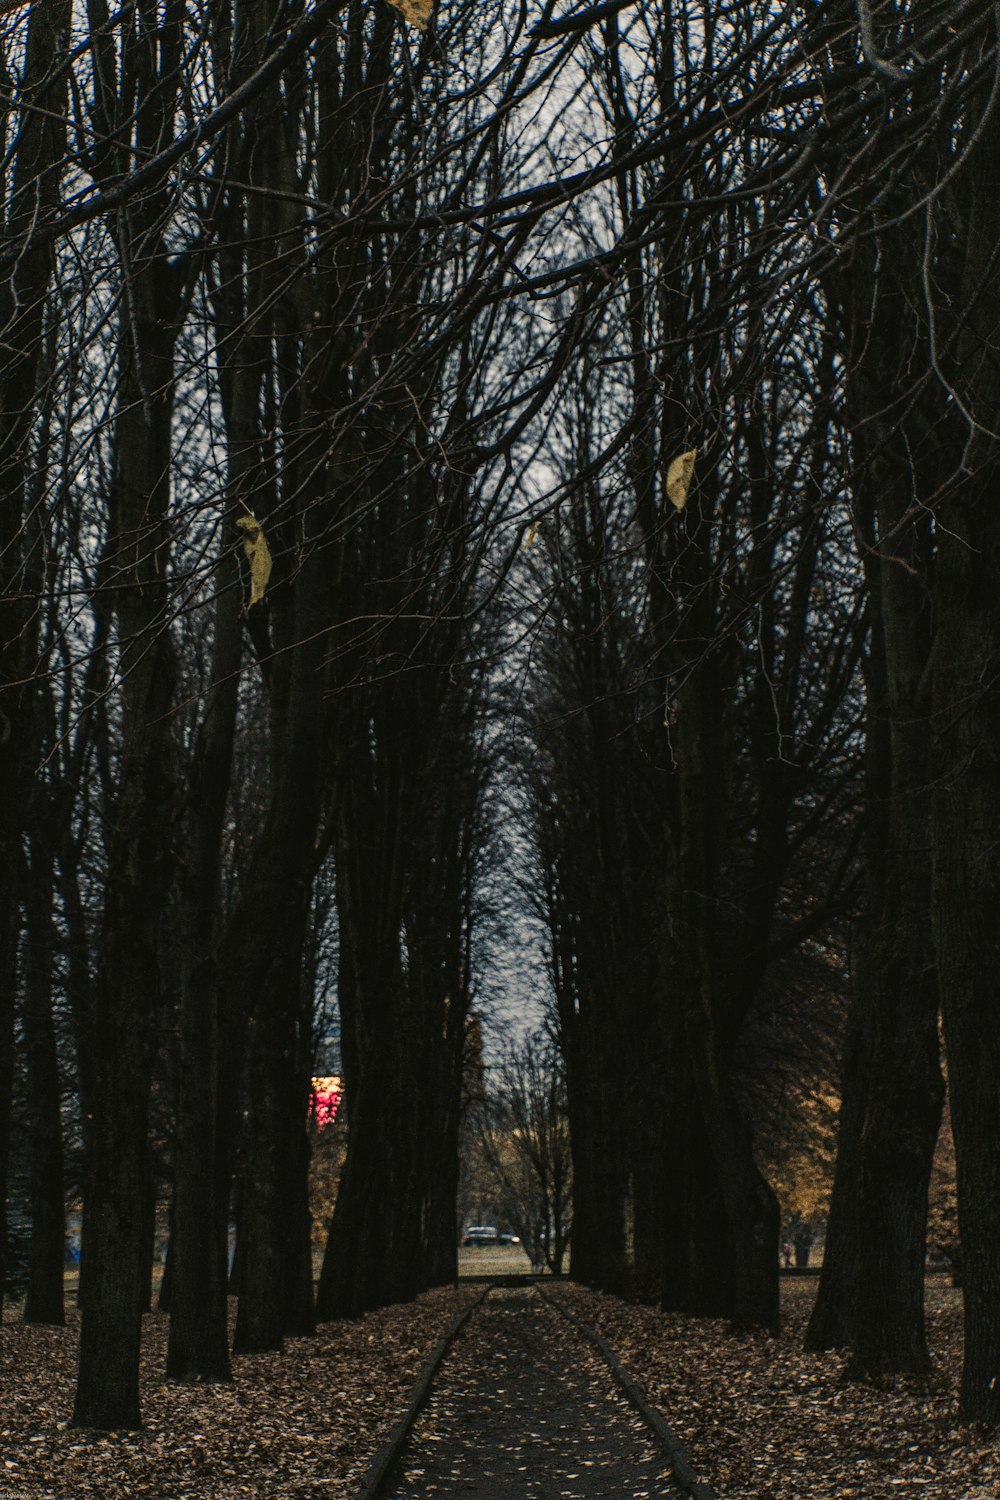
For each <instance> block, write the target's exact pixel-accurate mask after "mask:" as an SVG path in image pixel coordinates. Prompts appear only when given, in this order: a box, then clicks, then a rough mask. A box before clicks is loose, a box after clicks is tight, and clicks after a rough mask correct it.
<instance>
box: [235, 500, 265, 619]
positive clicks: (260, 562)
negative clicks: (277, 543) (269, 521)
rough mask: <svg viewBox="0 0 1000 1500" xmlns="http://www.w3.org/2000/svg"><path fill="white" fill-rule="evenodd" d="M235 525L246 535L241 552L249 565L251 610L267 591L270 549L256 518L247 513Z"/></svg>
mask: <svg viewBox="0 0 1000 1500" xmlns="http://www.w3.org/2000/svg"><path fill="white" fill-rule="evenodd" d="M236 524H237V526H239V527H240V528H241V529H242V530H243V531H244V532H245V533H246V535H245V536H244V538H243V551H244V552H245V553H246V558H247V562H248V563H249V564H250V599H249V601H248V603H247V609H252V608H253V606H254V605H255V604H259V603H260V601H261V600H262V599H263V597H264V593H265V591H266V589H267V582H268V579H269V578H270V576H271V566H272V564H271V549H270V547H269V546H268V545H267V539H266V537H265V536H264V529H263V527H262V526H261V524H260V522H259V521H258V520H257V518H256V516H252V515H251V514H250V512H249V511H248V512H247V514H246V515H245V516H240V517H239V518H238V519H237V522H236Z"/></svg>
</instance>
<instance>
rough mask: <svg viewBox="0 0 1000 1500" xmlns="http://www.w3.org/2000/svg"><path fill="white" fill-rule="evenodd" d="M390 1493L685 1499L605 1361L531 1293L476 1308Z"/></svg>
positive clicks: (548, 1499) (529, 1499)
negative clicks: (621, 1392) (613, 1378)
mask: <svg viewBox="0 0 1000 1500" xmlns="http://www.w3.org/2000/svg"><path fill="white" fill-rule="evenodd" d="M386 1494H387V1495H388V1496H390V1497H392V1500H429V1497H432V1496H433V1497H438V1496H448V1497H449V1500H598V1497H600V1500H682V1496H683V1492H682V1491H681V1490H679V1489H678V1488H677V1487H676V1486H675V1485H674V1484H673V1482H672V1479H671V1475H670V1470H669V1468H668V1465H667V1460H666V1457H665V1455H664V1453H663V1450H662V1449H661V1448H660V1447H659V1445H658V1443H657V1442H656V1439H655V1438H654V1437H653V1436H652V1434H650V1433H648V1432H647V1430H646V1428H645V1426H644V1424H643V1423H642V1422H641V1421H640V1419H639V1417H638V1416H637V1415H636V1414H635V1413H634V1412H633V1410H632V1408H631V1407H630V1406H629V1405H628V1403H627V1402H626V1401H625V1400H624V1398H623V1397H622V1395H621V1394H620V1392H619V1391H618V1388H617V1386H616V1385H615V1384H614V1381H613V1380H612V1378H611V1375H610V1374H609V1372H608V1370H607V1369H606V1367H605V1366H604V1364H603V1363H602V1362H601V1361H600V1360H599V1359H598V1358H597V1356H596V1355H595V1354H594V1353H593V1352H592V1350H591V1349H590V1348H589V1346H588V1345H587V1344H586V1342H585V1341H584V1340H583V1339H582V1338H580V1336H579V1335H578V1334H577V1333H576V1331H575V1330H574V1329H573V1328H572V1327H571V1326H570V1325H569V1324H568V1323H567V1322H566V1320H565V1319H563V1318H561V1317H560V1316H559V1315H558V1314H557V1313H555V1312H553V1311H552V1309H551V1308H549V1307H547V1306H546V1305H545V1303H544V1302H543V1301H542V1300H541V1298H539V1297H538V1296H537V1294H535V1293H534V1292H533V1291H532V1290H531V1288H529V1287H525V1288H523V1289H522V1288H520V1287H518V1288H502V1289H498V1290H497V1291H496V1292H494V1293H493V1294H492V1295H491V1296H490V1298H489V1299H488V1300H487V1301H486V1302H485V1303H484V1304H483V1306H482V1307H481V1308H480V1309H478V1310H477V1312H475V1313H474V1314H473V1316H472V1318H471V1319H470V1321H469V1323H468V1324H467V1325H466V1327H465V1329H464V1330H463V1332H462V1334H461V1336H460V1337H459V1339H458V1340H457V1342H456V1344H455V1346H454V1348H453V1349H452V1350H451V1352H450V1353H449V1355H448V1358H447V1360H446V1362H445V1364H444V1365H443V1367H442V1368H441V1371H440V1372H439V1374H438V1376H437V1378H436V1380H435V1383H434V1391H433V1393H432V1395H431V1399H430V1401H429V1402H428V1405H427V1408H426V1410H425V1411H424V1413H423V1414H422V1416H421V1417H420V1418H419V1420H418V1422H417V1425H416V1427H415V1429H414V1431H413V1433H412V1435H411V1437H410V1440H409V1442H408V1444H407V1447H406V1449H405V1450H404V1453H403V1456H402V1459H401V1460H400V1464H399V1467H398V1468H397V1470H396V1472H395V1474H394V1475H393V1476H392V1479H391V1480H390V1483H389V1485H388V1487H387V1490H386Z"/></svg>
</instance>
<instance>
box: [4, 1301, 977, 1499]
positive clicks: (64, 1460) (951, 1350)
mask: <svg viewBox="0 0 1000 1500" xmlns="http://www.w3.org/2000/svg"><path fill="white" fill-rule="evenodd" d="M552 1290H553V1294H554V1295H556V1296H559V1297H562V1298H565V1299H566V1303H567V1305H568V1306H570V1307H571V1308H572V1310H573V1311H574V1312H575V1313H576V1314H577V1316H578V1317H580V1318H582V1319H583V1321H585V1322H587V1323H589V1324H590V1326H591V1327H593V1328H596V1329H597V1330H598V1331H599V1332H601V1333H602V1334H603V1335H604V1337H605V1338H606V1339H607V1340H608V1342H609V1343H610V1344H611V1346H612V1348H613V1349H614V1350H615V1351H616V1353H617V1354H618V1355H619V1357H620V1358H621V1359H622V1361H623V1363H624V1365H625V1366H626V1368H627V1369H628V1370H629V1372H630V1373H631V1374H632V1375H633V1377H634V1378H635V1379H636V1381H637V1383H638V1384H639V1385H640V1386H641V1387H642V1388H643V1390H644V1392H645V1394H646V1396H647V1398H648V1399H649V1400H650V1401H651V1402H652V1403H653V1404H654V1405H656V1406H657V1407H659V1409H660V1410H661V1411H662V1412H663V1414H664V1416H665V1417H666V1419H667V1421H668V1422H669V1423H670V1425H671V1427H672V1428H673V1429H674V1431H675V1432H676V1433H677V1436H678V1437H679V1438H680V1440H681V1441H682V1442H683V1443H684V1445H685V1446H686V1448H687V1450H688V1453H689V1454H690V1456H691V1460H692V1463H693V1465H694V1467H695V1468H696V1469H697V1470H698V1471H700V1472H701V1473H702V1474H703V1475H704V1476H705V1477H706V1478H707V1479H709V1480H710V1481H711V1482H712V1483H713V1485H714V1486H715V1487H716V1489H717V1490H718V1493H719V1495H720V1497H722V1500H778V1497H780V1500H842V1497H848V1496H850V1497H857V1500H890V1497H891V1500H925V1497H926V1500H931V1497H933V1500H996V1496H997V1495H998V1494H1000V1449H998V1447H997V1445H996V1444H995V1443H994V1442H993V1441H991V1440H989V1439H987V1438H985V1437H984V1436H983V1435H981V1434H977V1433H975V1432H969V1431H967V1430H963V1429H960V1428H958V1427H957V1426H956V1425H955V1421H954V1417H955V1410H956V1403H957V1394H956V1393H957V1380H958V1369H959V1363H960V1356H961V1298H960V1294H959V1293H957V1292H955V1291H954V1290H953V1289H952V1288H951V1287H950V1286H949V1285H948V1284H947V1283H946V1281H945V1279H944V1278H933V1279H932V1280H931V1281H930V1282H929V1287H928V1306H929V1312H930V1324H931V1338H932V1344H933V1349H934V1355H935V1360H936V1373H935V1375H934V1376H933V1377H932V1379H931V1380H929V1381H923V1382H912V1381H911V1382H908V1383H902V1384H901V1385H900V1386H898V1387H897V1388H896V1389H895V1390H893V1391H874V1390H872V1389H871V1388H866V1387H857V1386H845V1385H844V1384H843V1383H842V1382H841V1379H840V1372H841V1370H842V1367H843V1359H842V1357H841V1356H840V1355H837V1354H823V1355H815V1354H803V1353H802V1352H801V1340H802V1331H803V1328H804V1325H805V1321H806V1318H807V1316H808V1312H809V1308H810V1306H811V1304H812V1299H813V1297H814V1296H815V1292H816V1283H815V1281H813V1280H809V1281H801V1282H799V1281H794V1280H790V1281H786V1282H784V1283H783V1285H782V1296H783V1303H784V1313H785V1329H784V1332H783V1333H782V1334H781V1336H780V1338H778V1339H769V1338H751V1337H735V1336H734V1335H732V1334H731V1333H730V1332H729V1331H728V1329H727V1327H726V1325H725V1324H723V1323H719V1322H696V1321H694V1320H691V1319H686V1318H679V1317H668V1316H665V1315H663V1314H661V1313H658V1312H656V1311H655V1310H654V1309H651V1308H644V1307H632V1306H629V1305H626V1304H625V1303H622V1302H620V1301H618V1300H617V1299H616V1298H613V1297H602V1296H598V1295H595V1294H594V1293H591V1292H588V1291H585V1290H584V1289H582V1288H580V1287H576V1286H571V1285H568V1284H566V1285H563V1286H561V1287H558V1288H553V1289H552ZM478 1292H479V1288H477V1287H475V1286H466V1285H463V1286H460V1287H459V1289H458V1290H442V1291H437V1292H431V1293H428V1294H427V1295H426V1296H424V1297H421V1298H419V1299H418V1300H417V1301H416V1302H415V1303H412V1304H409V1305H407V1306H402V1307H392V1308H386V1309H383V1310H382V1311H381V1312H378V1313H372V1314H370V1315H369V1316H367V1317H365V1318H362V1319H359V1320H358V1321H357V1322H352V1323H331V1324H326V1325H324V1326H323V1327H322V1329H321V1331H320V1334H319V1336H318V1337H317V1338H316V1339H313V1340H306V1339H295V1340H291V1341H289V1345H288V1350H287V1353H286V1354H285V1355H284V1356H278V1355H261V1356H257V1357H254V1358H241V1359H237V1360H236V1361H235V1376H236V1378H235V1381H234V1384H233V1385H232V1386H228V1387H218V1386H209V1387H191V1386H172V1385H168V1384H167V1383H166V1381H165V1380H164V1378H163V1373H162V1372H163V1363H164V1351H165V1341H166V1329H167V1320H166V1318H165V1317H164V1316H162V1315H160V1314H151V1315H150V1316H149V1317H147V1319H146V1320H145V1330H144V1364H143V1409H144V1414H145V1421H146V1426H145V1428H144V1430H143V1431H142V1432H140V1433H135V1434H128V1435H112V1436H96V1435H89V1434H85V1433H81V1432H78V1431H74V1430H73V1429H71V1428H70V1427H69V1426H68V1423H69V1419H70V1414H71V1410H72V1400H73V1381H74V1376H75V1357H76V1328H75V1323H76V1317H75V1314H71V1319H70V1323H69V1326H68V1327H67V1328H66V1329H49V1328H36V1327H26V1326H24V1325H23V1324H21V1323H20V1322H19V1321H18V1315H17V1314H16V1313H15V1314H14V1315H13V1318H12V1320H11V1321H10V1322H9V1323H7V1324H5V1325H4V1326H3V1328H2V1329H0V1370H2V1394H3V1405H2V1411H0V1494H2V1495H3V1496H4V1500H8V1497H9V1500H43V1497H45V1500H48V1497H56V1496H58V1497H59V1500H66V1497H76V1496H81V1497H82V1496H87V1497H91V1496H102V1497H103V1496H107V1497H108V1500H110V1497H111V1496H113V1495H119V1494H125V1495H128V1496H130V1497H131V1496H150V1497H156V1500H189V1497H190V1500H208V1497H213V1500H229V1497H233V1500H236V1497H246V1496H250V1497H255V1500H256V1497H260V1500H263V1497H265V1496H267V1497H268V1500H274V1497H275V1496H281V1497H286V1496H288V1497H295V1500H319V1497H326V1500H341V1497H344V1500H346V1497H348V1496H352V1497H353V1496H355V1495H356V1494H357V1491H358V1489H359V1488H360V1484H361V1480H362V1478H363V1475H364V1473H365V1471H366V1469H367V1467H368V1464H369V1463H370V1461H371V1459H372V1457H373V1456H374V1454H375V1452H376V1450H377V1448H378V1447H379V1444H380V1443H381V1442H382V1441H383V1439H384V1438H385V1436H386V1435H387V1433H388V1431H389V1429H390V1428H391V1427H392V1425H393V1424H394V1422H395V1421H396V1419H397V1418H398V1416H399V1415H400V1414H401V1412H402V1410H403V1408H404V1406H405V1404H406V1400H407V1397H408V1395H409V1392H410V1390H411V1388H412V1386H413V1385H414V1383H415V1381H416V1379H417V1377H418V1375H419V1373H420V1370H421V1368H422V1367H423V1364H424V1362H425V1360H426V1359H427V1357H428V1356H429V1354H430V1353H431V1351H432V1350H433V1348H434V1347H435V1345H436V1343H437V1341H438V1339H439V1338H440V1337H441V1336H442V1334H443V1333H444V1332H445V1330H446V1329H447V1328H448V1326H449V1325H450V1324H451V1322H452V1320H453V1318H454V1317H455V1315H456V1313H457V1312H458V1310H459V1309H460V1308H461V1307H462V1306H464V1305H465V1304H466V1303H467V1302H468V1301H469V1300H471V1299H472V1298H474V1297H475V1296H477V1295H478ZM484 1358H485V1356H484ZM443 1375H444V1372H442V1377H443ZM609 1500H611V1497H609ZM615 1500H617V1497H615Z"/></svg>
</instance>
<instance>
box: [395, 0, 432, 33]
mask: <svg viewBox="0 0 1000 1500" xmlns="http://www.w3.org/2000/svg"><path fill="white" fill-rule="evenodd" d="M389 4H390V5H392V6H395V8H396V10H398V11H399V13H400V15H401V16H402V17H403V20H404V21H406V22H407V24H408V25H410V26H415V27H416V29H417V30H418V31H426V30H427V23H428V21H429V20H430V18H431V16H432V15H433V14H434V0H389Z"/></svg>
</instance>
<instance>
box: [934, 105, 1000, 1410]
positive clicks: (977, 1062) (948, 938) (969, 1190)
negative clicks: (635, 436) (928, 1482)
mask: <svg viewBox="0 0 1000 1500" xmlns="http://www.w3.org/2000/svg"><path fill="white" fill-rule="evenodd" d="M964 187H965V192H966V197H965V200H964V203H963V208H964V210H965V214H964V217H963V221H962V222H963V223H965V225H966V230H965V266H964V275H963V283H962V287H961V304H960V305H961V311H962V316H963V326H962V329H961V337H960V340H959V345H958V350H957V353H958V361H957V368H956V371H955V379H956V382H957V385H958V387H959V389H960V391H961V392H962V394H963V396H964V399H965V404H966V409H967V410H968V411H969V412H970V413H971V415H972V417H973V419H974V420H975V421H977V422H978V423H979V426H978V429H977V430H976V431H974V432H971V433H969V434H968V435H967V438H968V440H967V444H966V446H965V449H964V453H963V460H962V462H963V469H964V474H963V477H962V479H961V480H960V481H959V483H958V485H957V486H956V489H955V491H953V493H952V496H951V497H950V498H949V500H948V501H947V502H945V503H943V504H942V506H941V525H940V527H939V529H938V536H937V548H938V550H937V560H936V571H935V580H934V595H935V606H936V633H935V642H934V656H933V680H934V686H933V707H934V740H935V746H936V750H937V757H936V762H935V768H934V769H935V781H934V805H933V840H934V896H933V901H934V938H935V943H936V948H937V960H938V974H939V980H940V986H941V1004H942V1012H943V1017H944V1034H945V1044H946V1048H947V1056H948V1082H949V1089H950V1096H951V1117H952V1128H953V1131H954V1136H955V1157H956V1165H957V1177H958V1216H959V1229H960V1233H961V1244H962V1284H963V1292H964V1303H965V1362H964V1366H963V1370H962V1384H961V1396H960V1405H959V1414H960V1417H961V1419H962V1420H963V1421H965V1422H984V1423H988V1424H989V1425H991V1426H996V1425H997V1424H998V1423H1000V1009H998V1006H997V994H996V984H997V974H998V973H1000V923H998V921H997V912H998V911H1000V862H998V859H997V829H998V827H1000V609H998V607H997V578H998V577H1000V508H998V506H997V495H998V493H1000V444H998V440H997V438H996V436H995V434H996V433H997V430H998V427H1000V371H998V366H997V353H996V330H997V328H998V327H1000V285H998V282H997V275H996V264H995V262H996V251H997V244H998V242H1000V115H998V112H997V110H996V109H995V108H994V110H993V114H992V117H991V119H990V120H989V122H988V124H987V125H986V127H985V129H984V131H983V133H982V135H981V137H980V139H979V141H978V143H977V145H976V147H975V150H974V154H973V158H972V164H971V168H970V169H969V170H968V171H967V174H966V178H965V182H964ZM984 335H985V336H984ZM963 436H966V434H963ZM956 456H957V455H956Z"/></svg>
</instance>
